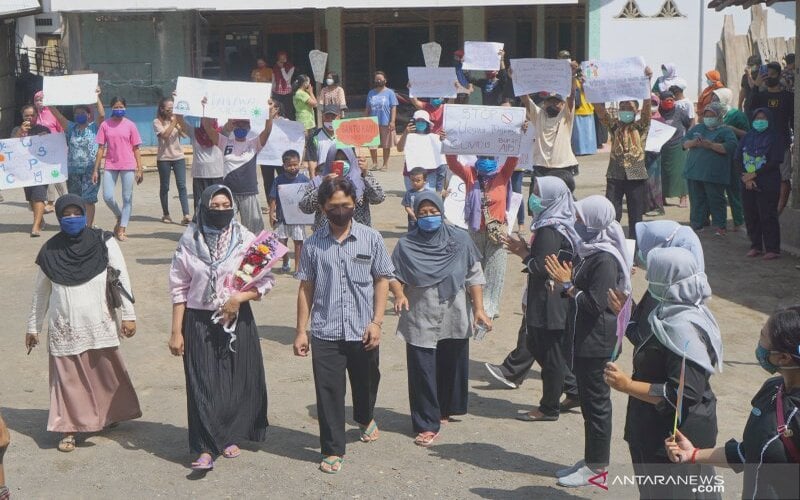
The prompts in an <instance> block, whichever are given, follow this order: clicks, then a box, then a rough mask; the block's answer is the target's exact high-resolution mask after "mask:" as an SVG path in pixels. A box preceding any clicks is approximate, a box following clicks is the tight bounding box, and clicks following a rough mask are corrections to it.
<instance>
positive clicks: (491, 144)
mask: <svg viewBox="0 0 800 500" xmlns="http://www.w3.org/2000/svg"><path fill="white" fill-rule="evenodd" d="M524 122H525V108H518V107H505V106H471V105H466V104H446V105H445V107H444V125H443V128H444V131H445V133H446V137H445V139H444V140H443V141H442V152H443V153H445V154H474V155H486V156H496V155H497V156H517V155H518V154H519V149H520V143H521V139H522V124H523V123H524Z"/></svg>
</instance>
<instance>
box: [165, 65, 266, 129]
mask: <svg viewBox="0 0 800 500" xmlns="http://www.w3.org/2000/svg"><path fill="white" fill-rule="evenodd" d="M271 92H272V84H269V83H256V82H220V81H217V80H203V79H201V78H188V77H185V76H179V77H178V84H177V86H176V88H175V94H176V96H175V107H174V110H175V113H176V114H179V115H188V116H205V117H208V118H216V119H217V120H219V121H220V122H224V121H225V120H228V119H232V118H234V119H240V120H250V123H251V125H253V124H254V123H258V122H261V124H260V127H261V128H262V129H263V128H264V127H263V123H264V121H266V119H267V117H268V116H269V110H268V106H269V104H268V101H269V96H270V94H271ZM204 97H205V98H207V99H208V102H207V103H206V105H205V106H203V104H202V101H203V98H204ZM222 124H223V123H220V125H222ZM254 128H255V127H254Z"/></svg>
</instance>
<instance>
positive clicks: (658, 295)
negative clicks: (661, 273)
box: [647, 281, 669, 302]
mask: <svg viewBox="0 0 800 500" xmlns="http://www.w3.org/2000/svg"><path fill="white" fill-rule="evenodd" d="M667 290H669V284H668V283H658V282H655V281H651V282H649V283H647V291H648V292H650V296H651V297H653V298H654V299H656V300H657V301H659V302H663V301H664V297H665V296H666V295H667Z"/></svg>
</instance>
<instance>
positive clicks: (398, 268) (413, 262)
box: [392, 191, 481, 302]
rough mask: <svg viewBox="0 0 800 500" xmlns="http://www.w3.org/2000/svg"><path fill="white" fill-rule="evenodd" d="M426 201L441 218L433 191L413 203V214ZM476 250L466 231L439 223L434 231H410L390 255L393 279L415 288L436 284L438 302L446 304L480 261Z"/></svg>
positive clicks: (440, 205)
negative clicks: (436, 210) (393, 271)
mask: <svg viewBox="0 0 800 500" xmlns="http://www.w3.org/2000/svg"><path fill="white" fill-rule="evenodd" d="M424 201H429V202H431V203H433V204H434V205H436V208H438V209H439V212H440V213H441V214H442V216H444V202H443V201H442V198H441V197H440V196H439V195H438V194H436V193H434V192H432V191H422V192H420V193H419V194H417V196H416V199H415V200H414V213H417V211H418V210H419V207H420V205H421V204H422V202H424ZM480 260H481V255H480V253H479V252H478V248H477V247H476V246H475V243H474V242H473V241H472V238H470V236H469V233H467V232H466V231H465V230H463V229H460V228H457V227H455V226H452V225H450V224H448V223H446V222H445V223H442V225H441V227H440V228H439V229H438V230H436V231H434V232H425V231H420V229H419V228H417V229H414V230H413V231H409V233H408V234H406V235H405V236H403V237H402V238H400V240H399V241H398V242H397V246H396V247H395V249H394V252H393V253H392V261H393V262H394V267H395V276H396V277H397V278H398V279H399V280H400V281H402V282H403V283H405V284H407V285H411V286H415V287H431V286H434V285H436V287H437V290H438V292H439V302H446V301H448V300H450V299H452V298H453V297H455V296H456V294H457V293H458V292H459V290H461V289H462V288H464V283H465V279H466V276H467V274H468V273H469V271H470V269H472V267H473V266H474V265H475V263H476V262H480Z"/></svg>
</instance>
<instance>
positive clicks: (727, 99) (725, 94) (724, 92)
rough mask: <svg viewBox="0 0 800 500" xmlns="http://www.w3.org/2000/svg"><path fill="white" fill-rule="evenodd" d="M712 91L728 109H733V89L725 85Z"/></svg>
mask: <svg viewBox="0 0 800 500" xmlns="http://www.w3.org/2000/svg"><path fill="white" fill-rule="evenodd" d="M712 93H713V94H714V95H715V96H717V99H719V102H720V104H722V105H723V106H725V109H726V111H730V110H731V109H733V91H731V89H726V88H725V87H723V88H721V89H716V90H714V92H712ZM726 114H727V113H726Z"/></svg>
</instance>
